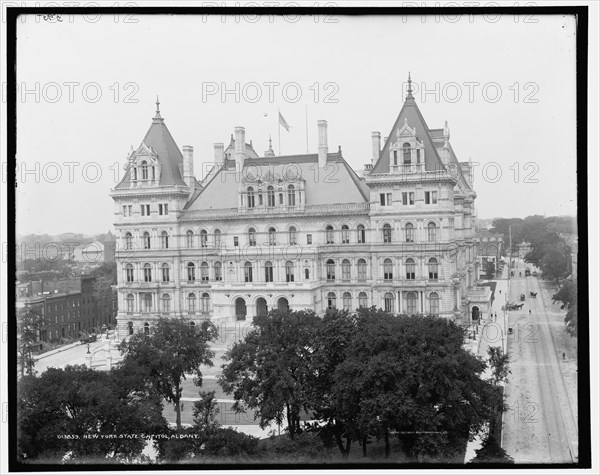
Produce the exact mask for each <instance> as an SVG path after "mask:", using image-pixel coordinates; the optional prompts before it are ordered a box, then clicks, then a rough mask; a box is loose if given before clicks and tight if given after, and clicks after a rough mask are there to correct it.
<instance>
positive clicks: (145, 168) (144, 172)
mask: <svg viewBox="0 0 600 475" xmlns="http://www.w3.org/2000/svg"><path fill="white" fill-rule="evenodd" d="M147 179H148V163H147V162H146V160H144V161H143V162H142V180H147Z"/></svg>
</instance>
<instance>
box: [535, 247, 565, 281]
mask: <svg viewBox="0 0 600 475" xmlns="http://www.w3.org/2000/svg"><path fill="white" fill-rule="evenodd" d="M540 267H541V268H542V271H543V272H544V276H547V277H550V278H551V279H553V280H554V281H555V282H556V283H558V279H559V278H560V277H563V276H564V275H565V274H566V273H567V258H566V256H565V249H564V246H560V244H558V243H557V244H555V245H554V246H553V247H552V248H550V249H547V250H546V252H545V253H544V256H543V257H542V261H541V263H540Z"/></svg>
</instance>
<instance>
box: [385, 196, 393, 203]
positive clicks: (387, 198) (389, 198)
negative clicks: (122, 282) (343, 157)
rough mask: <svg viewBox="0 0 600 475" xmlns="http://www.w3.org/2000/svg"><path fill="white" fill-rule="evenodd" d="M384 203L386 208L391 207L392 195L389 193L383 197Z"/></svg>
mask: <svg viewBox="0 0 600 475" xmlns="http://www.w3.org/2000/svg"><path fill="white" fill-rule="evenodd" d="M385 201H386V203H385V204H386V205H388V206H392V194H391V193H387V194H386V195H385Z"/></svg>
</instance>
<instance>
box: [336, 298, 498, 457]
mask: <svg viewBox="0 0 600 475" xmlns="http://www.w3.org/2000/svg"><path fill="white" fill-rule="evenodd" d="M464 337H465V333H464V329H462V328H461V327H459V326H458V325H456V324H455V323H454V322H451V321H448V320H445V319H440V318H437V317H435V316H411V317H408V316H393V315H389V314H387V313H385V312H383V311H381V310H375V309H359V312H358V316H357V326H356V331H355V333H354V336H353V338H352V341H351V344H350V345H349V348H348V354H347V356H346V358H344V361H343V362H341V363H340V364H339V365H338V366H337V367H336V368H335V371H334V376H333V378H334V382H335V385H334V388H335V389H334V393H333V396H332V398H333V404H335V405H338V406H339V407H342V408H345V409H346V410H348V409H349V408H350V407H351V406H354V407H360V412H359V414H358V422H357V426H358V429H359V432H360V433H362V434H371V435H374V436H376V437H377V438H379V439H383V440H384V441H385V444H386V457H387V456H389V453H390V444H389V437H390V434H391V432H392V431H394V432H396V433H397V434H399V438H400V439H401V442H403V444H404V448H405V450H406V451H407V453H409V454H410V455H413V456H419V457H423V456H433V457H440V456H441V457H444V456H450V455H452V454H453V453H456V452H457V451H459V450H460V446H461V444H462V443H464V440H465V439H467V438H473V437H474V436H475V435H476V434H478V433H480V432H482V431H483V430H484V428H485V425H486V423H487V422H488V421H489V420H491V418H492V417H494V416H495V413H496V410H497V408H498V406H499V405H500V404H501V400H499V395H498V393H497V391H496V390H495V388H494V385H493V384H492V383H491V382H489V381H485V380H483V379H482V374H483V371H484V369H485V366H486V365H485V363H484V362H483V361H482V360H481V359H480V358H478V357H476V356H474V355H473V354H471V353H470V352H468V351H467V350H465V349H463V342H464Z"/></svg>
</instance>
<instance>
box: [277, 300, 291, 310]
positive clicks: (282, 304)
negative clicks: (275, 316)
mask: <svg viewBox="0 0 600 475" xmlns="http://www.w3.org/2000/svg"><path fill="white" fill-rule="evenodd" d="M277 310H278V311H280V312H284V313H285V312H289V310H290V304H289V302H288V299H286V298H285V297H281V298H280V299H279V300H277Z"/></svg>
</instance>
